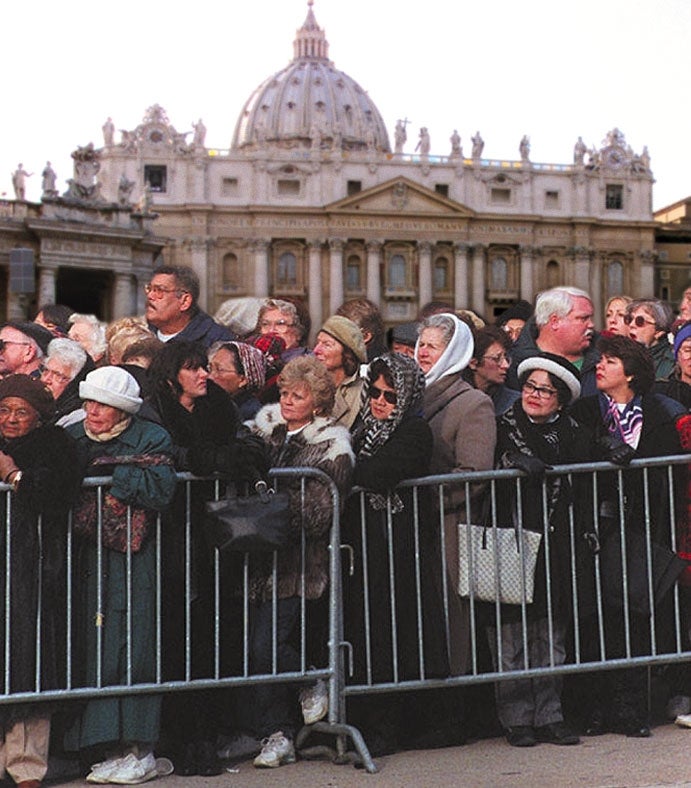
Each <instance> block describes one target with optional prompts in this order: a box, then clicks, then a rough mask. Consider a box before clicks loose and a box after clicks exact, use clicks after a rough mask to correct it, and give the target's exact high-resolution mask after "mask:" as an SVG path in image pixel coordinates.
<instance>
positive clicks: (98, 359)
mask: <svg viewBox="0 0 691 788" xmlns="http://www.w3.org/2000/svg"><path fill="white" fill-rule="evenodd" d="M69 322H70V330H69V331H68V332H67V336H68V337H69V338H70V339H73V340H74V341H75V342H79V344H80V345H81V346H82V347H83V348H84V350H86V352H87V353H88V354H89V355H90V356H91V359H92V360H93V362H94V364H96V366H103V365H104V364H106V363H107V362H106V351H107V349H108V343H107V342H106V324H105V323H103V322H101V321H100V320H99V319H98V318H97V317H96V315H80V314H79V313H78V312H75V313H74V314H73V315H72V316H71V317H70V320H69Z"/></svg>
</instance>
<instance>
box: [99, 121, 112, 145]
mask: <svg viewBox="0 0 691 788" xmlns="http://www.w3.org/2000/svg"><path fill="white" fill-rule="evenodd" d="M101 129H102V130H103V144H104V145H105V146H106V148H109V147H110V146H111V145H112V144H113V135H114V134H115V124H114V123H113V119H112V118H111V117H109V118H108V119H107V120H106V122H105V123H104V124H103V126H101Z"/></svg>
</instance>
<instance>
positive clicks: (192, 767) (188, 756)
mask: <svg viewBox="0 0 691 788" xmlns="http://www.w3.org/2000/svg"><path fill="white" fill-rule="evenodd" d="M196 755H197V753H196V750H195V747H194V744H193V743H192V742H187V744H185V747H184V750H183V754H182V758H181V759H180V758H178V759H176V760H175V762H174V763H175V774H179V775H180V776H181V777H193V776H194V775H195V774H196V773H197V758H196Z"/></svg>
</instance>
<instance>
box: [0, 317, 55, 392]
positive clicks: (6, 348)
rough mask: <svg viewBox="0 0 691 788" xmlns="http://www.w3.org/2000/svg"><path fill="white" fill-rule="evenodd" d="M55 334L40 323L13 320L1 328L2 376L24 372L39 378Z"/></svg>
mask: <svg viewBox="0 0 691 788" xmlns="http://www.w3.org/2000/svg"><path fill="white" fill-rule="evenodd" d="M52 338H53V335H52V334H51V333H50V331H48V330H47V329H45V328H43V327H42V326H40V325H38V323H29V322H24V321H20V320H13V321H10V322H9V323H5V325H4V326H3V327H2V328H0V377H2V378H6V377H7V376H8V375H13V374H18V373H19V374H22V375H29V376H30V377H32V378H37V377H39V375H40V374H41V362H42V360H43V356H44V354H45V352H46V349H47V348H48V343H49V342H50V341H51V339H52Z"/></svg>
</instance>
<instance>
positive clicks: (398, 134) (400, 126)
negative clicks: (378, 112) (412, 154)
mask: <svg viewBox="0 0 691 788" xmlns="http://www.w3.org/2000/svg"><path fill="white" fill-rule="evenodd" d="M407 139H408V134H407V133H406V130H405V121H403V120H397V121H396V130H395V131H394V146H395V147H394V151H395V152H396V153H403V146H404V145H405V143H406V140H407Z"/></svg>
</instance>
